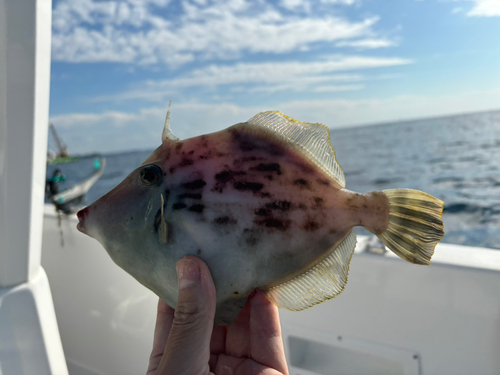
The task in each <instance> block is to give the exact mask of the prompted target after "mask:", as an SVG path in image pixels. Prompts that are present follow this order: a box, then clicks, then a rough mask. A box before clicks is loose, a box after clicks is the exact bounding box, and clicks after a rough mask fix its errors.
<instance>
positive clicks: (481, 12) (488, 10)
mask: <svg viewBox="0 0 500 375" xmlns="http://www.w3.org/2000/svg"><path fill="white" fill-rule="evenodd" d="M473 1H474V2H475V5H474V7H473V8H472V9H471V10H470V11H469V12H468V13H467V15H468V16H471V17H500V0H473Z"/></svg>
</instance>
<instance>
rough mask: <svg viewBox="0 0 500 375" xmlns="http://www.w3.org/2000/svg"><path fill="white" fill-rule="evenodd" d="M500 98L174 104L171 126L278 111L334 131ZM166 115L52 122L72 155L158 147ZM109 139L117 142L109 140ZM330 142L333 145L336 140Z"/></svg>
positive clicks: (205, 126) (197, 129)
mask: <svg viewBox="0 0 500 375" xmlns="http://www.w3.org/2000/svg"><path fill="white" fill-rule="evenodd" d="M499 96H500V91H499V90H491V91H482V92H480V91H478V92H468V93H463V94H455V95H441V96H424V95H402V96H394V97H390V98H383V99H373V98H365V99H324V100H300V101H298V100H295V101H287V102H282V103H280V104H278V105H275V106H273V107H270V108H266V107H263V106H249V107H243V106H239V105H236V104H231V103H220V104H205V103H195V102H192V103H189V102H185V103H178V104H174V105H173V106H172V115H171V124H172V129H173V132H174V133H175V134H176V135H177V136H179V137H181V138H189V137H193V136H196V135H200V134H204V133H210V132H214V131H218V130H221V129H224V128H226V127H228V126H230V125H232V124H235V123H238V122H242V121H246V120H247V119H249V118H250V117H252V116H253V115H255V114H256V113H258V112H261V111H265V110H279V111H281V112H283V113H285V114H286V115H289V116H291V117H293V118H296V119H298V120H301V121H310V122H320V123H324V124H326V125H327V126H329V127H331V128H335V127H345V126H352V125H363V124H373V123H382V122H391V121H401V120H408V119H415V118H421V117H433V116H442V115H450V114H456V113H465V112H472V111H484V110H490V109H495V108H497V107H498V97H499ZM165 113H166V105H165V106H162V107H152V108H148V109H143V110H141V111H139V112H137V113H127V112H104V113H93V114H78V113H70V114H65V115H58V116H52V117H51V118H50V121H51V122H52V123H54V125H55V126H56V127H57V129H58V133H60V136H61V137H62V138H63V139H64V140H65V141H66V143H67V144H68V148H69V150H71V151H72V152H73V153H78V152H92V151H95V152H111V151H125V150H132V149H148V148H149V149H152V148H154V147H157V146H158V145H159V144H160V136H161V131H162V128H163V122H164V119H165ZM110 138H112V139H113V142H109V139H110ZM332 143H333V145H334V147H335V139H333V140H332Z"/></svg>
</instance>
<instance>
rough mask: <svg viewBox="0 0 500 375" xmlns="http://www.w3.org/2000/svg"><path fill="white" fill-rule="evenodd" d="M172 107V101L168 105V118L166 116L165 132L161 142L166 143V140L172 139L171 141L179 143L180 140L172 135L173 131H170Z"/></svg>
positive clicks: (162, 134)
mask: <svg viewBox="0 0 500 375" xmlns="http://www.w3.org/2000/svg"><path fill="white" fill-rule="evenodd" d="M171 106H172V101H170V103H168V110H167V116H165V125H164V126H163V132H162V133H161V142H162V143H163V142H165V140H167V139H170V140H171V141H178V140H179V138H178V137H176V136H175V135H174V133H172V129H170V107H171Z"/></svg>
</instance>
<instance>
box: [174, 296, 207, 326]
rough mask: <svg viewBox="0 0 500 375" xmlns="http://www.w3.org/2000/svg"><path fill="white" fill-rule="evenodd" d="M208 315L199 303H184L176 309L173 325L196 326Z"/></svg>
mask: <svg viewBox="0 0 500 375" xmlns="http://www.w3.org/2000/svg"><path fill="white" fill-rule="evenodd" d="M204 315H206V308H205V307H204V306H203V305H202V304H200V303H198V302H197V301H183V302H182V303H180V304H178V305H177V309H175V315H174V322H173V324H175V325H178V326H185V325H194V324H196V323H197V322H198V321H199V320H200V318H202V317H203V316H204Z"/></svg>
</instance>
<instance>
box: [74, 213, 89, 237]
mask: <svg viewBox="0 0 500 375" xmlns="http://www.w3.org/2000/svg"><path fill="white" fill-rule="evenodd" d="M88 214H89V208H88V207H85V208H84V209H83V210H80V211H78V213H77V214H76V216H77V217H78V224H77V226H76V229H78V230H79V231H80V232H82V233H84V234H87V235H88V233H87V231H86V229H85V218H86V217H87V215H88Z"/></svg>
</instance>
